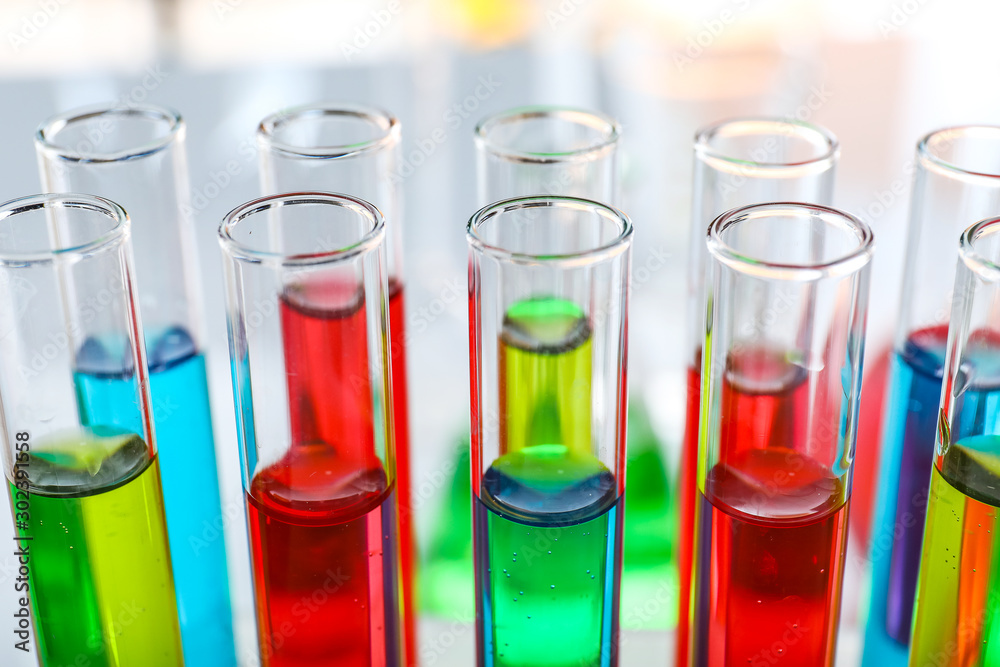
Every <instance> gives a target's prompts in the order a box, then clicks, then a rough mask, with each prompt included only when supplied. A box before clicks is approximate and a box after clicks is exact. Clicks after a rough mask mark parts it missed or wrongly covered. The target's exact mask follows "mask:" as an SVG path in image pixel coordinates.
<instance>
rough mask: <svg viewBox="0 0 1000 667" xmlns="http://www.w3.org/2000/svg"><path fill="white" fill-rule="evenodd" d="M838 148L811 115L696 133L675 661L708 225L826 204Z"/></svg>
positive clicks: (679, 651) (685, 606)
mask: <svg viewBox="0 0 1000 667" xmlns="http://www.w3.org/2000/svg"><path fill="white" fill-rule="evenodd" d="M839 156H840V150H839V146H838V143H837V139H836V137H834V136H833V134H831V133H830V132H829V131H827V130H826V129H824V128H822V127H819V126H816V125H810V124H808V123H801V122H794V121H787V120H782V119H777V118H766V117H762V118H739V119H734V120H727V121H722V122H720V123H715V124H712V125H709V126H707V127H705V128H703V129H701V130H699V131H698V133H697V134H696V135H695V140H694V192H693V203H692V214H691V246H690V252H689V253H688V261H689V262H690V266H689V273H688V283H687V290H688V297H687V301H688V322H689V323H690V329H689V334H688V339H687V346H688V357H687V358H688V367H687V413H686V418H685V424H684V441H683V446H682V449H681V476H680V503H679V504H680V522H679V523H680V527H679V530H678V536H679V543H678V547H679V549H678V570H679V573H678V578H679V582H680V586H679V597H680V610H679V614H678V626H677V643H676V661H677V664H678V665H686V664H687V661H688V654H689V651H690V642H689V628H690V614H691V603H692V599H691V585H692V582H693V580H694V571H693V569H692V568H693V567H694V565H695V564H694V560H693V556H694V541H695V538H694V533H695V505H696V501H697V492H696V487H697V475H698V415H699V410H700V405H701V357H702V345H703V343H704V335H705V320H704V315H705V308H706V285H705V282H706V280H707V279H708V278H709V277H710V276H709V274H708V273H707V272H706V267H707V265H708V249H707V247H706V245H705V230H706V229H707V228H708V226H709V225H710V224H711V222H712V221H713V220H714V219H715V218H717V217H718V216H719V215H722V214H723V213H725V212H726V211H728V210H730V209H733V208H736V207H739V206H748V205H750V204H762V203H766V202H781V201H796V202H805V203H810V204H820V205H829V204H830V203H831V201H830V200H831V197H832V195H833V184H834V174H835V171H836V165H837V160H838V158H839Z"/></svg>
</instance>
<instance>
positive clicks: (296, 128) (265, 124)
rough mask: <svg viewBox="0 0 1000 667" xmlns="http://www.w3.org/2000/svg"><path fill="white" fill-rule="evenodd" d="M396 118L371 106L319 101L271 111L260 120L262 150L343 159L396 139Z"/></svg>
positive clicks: (307, 156)
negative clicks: (318, 102)
mask: <svg viewBox="0 0 1000 667" xmlns="http://www.w3.org/2000/svg"><path fill="white" fill-rule="evenodd" d="M399 137H400V125H399V121H398V120H397V119H396V118H395V117H394V116H392V115H391V114H389V113H388V112H385V111H382V110H381V109H376V108H372V107H365V106H359V105H351V104H337V103H321V104H311V105H306V106H300V107H294V108H292V109H287V110H284V111H279V112H277V113H274V114H272V115H270V116H268V117H267V118H265V119H264V120H262V121H261V123H260V125H259V126H258V128H257V140H258V142H259V143H260V144H261V145H262V147H264V149H265V150H273V151H277V152H279V153H281V154H283V155H284V156H286V157H293V158H302V159H336V158H346V157H352V156H355V155H360V154H363V153H369V152H372V151H376V150H379V149H381V148H385V147H387V146H390V145H392V144H394V143H398V142H399Z"/></svg>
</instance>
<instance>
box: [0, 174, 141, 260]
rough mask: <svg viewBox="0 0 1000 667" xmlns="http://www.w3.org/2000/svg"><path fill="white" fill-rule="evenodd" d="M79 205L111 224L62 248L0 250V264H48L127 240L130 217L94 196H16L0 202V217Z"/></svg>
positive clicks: (107, 200) (80, 207)
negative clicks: (93, 235) (87, 239)
mask: <svg viewBox="0 0 1000 667" xmlns="http://www.w3.org/2000/svg"><path fill="white" fill-rule="evenodd" d="M54 207H60V208H78V209H85V210H88V211H92V212H95V213H100V214H102V215H104V216H105V217H107V218H110V219H111V220H113V221H114V225H113V226H112V227H111V228H109V229H107V230H105V231H103V232H102V233H101V234H100V235H99V236H97V238H94V239H91V240H89V241H87V242H86V243H78V244H76V245H73V246H67V247H65V248H53V249H49V250H29V251H20V252H11V251H9V250H2V249H0V266H5V267H14V268H19V267H23V266H30V265H38V264H48V263H52V262H54V261H56V260H57V259H64V258H83V257H88V256H91V255H94V254H96V253H98V252H100V251H102V250H105V249H107V248H111V247H118V246H120V245H121V244H122V243H124V242H125V241H127V240H128V237H129V233H130V227H131V220H130V219H129V217H128V213H126V212H125V209H123V208H122V207H121V206H119V205H118V204H116V203H115V202H113V201H111V200H110V199H105V198H104V197H98V196H96V195H88V194H78V193H75V192H53V193H44V194H36V195H28V196H26V197H18V198H16V199H11V200H9V201H6V202H3V203H0V220H4V219H6V218H10V217H12V216H15V215H19V214H21V213H27V212H29V211H36V210H39V209H48V208H54Z"/></svg>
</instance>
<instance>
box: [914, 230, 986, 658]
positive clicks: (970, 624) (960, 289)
mask: <svg viewBox="0 0 1000 667" xmlns="http://www.w3.org/2000/svg"><path fill="white" fill-rule="evenodd" d="M998 232H1000V218H993V219H987V220H983V221H981V222H979V223H976V224H975V225H973V226H972V227H970V228H969V229H968V230H966V232H965V233H964V234H963V235H962V239H961V244H960V248H959V261H958V271H957V274H956V276H955V291H954V298H953V299H952V312H951V325H950V327H949V330H948V348H947V353H946V355H945V362H944V364H945V365H944V389H943V391H942V395H941V411H940V415H939V417H938V423H937V429H936V442H935V451H934V466H933V471H932V473H931V486H930V494H929V500H928V507H927V519H926V529H925V531H924V540H923V555H922V557H921V559H920V576H919V583H918V586H917V596H916V609H915V612H914V614H915V618H914V623H913V645H912V647H911V649H910V663H909V664H911V665H914V666H916V667H922V666H923V665H931V664H934V665H962V666H963V667H986V666H987V665H996V664H1000V509H998V508H1000V413H998V407H1000V401H998V400H997V399H998V396H1000V311H998V309H997V307H998V303H1000V300H998V297H1000V234H998Z"/></svg>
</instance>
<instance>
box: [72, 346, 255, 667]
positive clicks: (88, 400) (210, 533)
mask: <svg viewBox="0 0 1000 667" xmlns="http://www.w3.org/2000/svg"><path fill="white" fill-rule="evenodd" d="M109 348H110V346H107V345H105V344H103V343H102V342H101V341H99V340H97V339H94V338H91V339H88V340H87V341H86V342H85V343H84V345H83V347H82V348H81V349H80V352H79V353H78V354H77V376H76V381H77V392H78V400H79V403H80V406H81V414H82V418H83V420H84V424H86V425H90V424H100V425H109V424H114V425H118V426H121V427H123V428H126V429H129V430H132V431H135V432H140V433H141V432H142V431H141V424H138V423H135V421H136V420H137V419H138V411H137V410H136V409H135V408H134V407H128V408H127V409H122V408H120V407H119V406H122V405H127V406H133V405H134V402H135V400H136V399H135V392H134V385H133V382H132V379H131V371H130V369H129V368H128V363H127V362H123V361H122V359H123V355H122V354H120V353H119V352H118V351H117V350H113V349H109ZM147 357H148V359H147V363H148V364H149V384H150V396H151V399H152V403H153V420H154V423H155V428H156V446H157V457H158V459H159V463H160V473H161V476H162V483H163V500H164V505H165V509H166V516H167V534H168V536H169V539H170V557H171V561H172V563H173V571H174V585H175V587H176V591H177V609H178V612H179V615H180V621H181V635H182V640H183V644H184V660H185V664H186V665H187V666H188V667H200V666H202V665H204V667H230V666H235V665H236V654H235V647H234V642H233V627H232V613H231V610H230V602H229V579H228V575H227V571H226V549H225V540H224V538H223V532H222V517H223V514H222V509H221V503H220V500H219V481H218V473H217V469H216V462H215V444H214V440H213V437H212V422H211V414H210V412H209V401H208V384H207V379H206V369H205V358H204V356H202V355H201V354H200V353H199V352H198V351H197V350H196V348H195V345H194V341H193V340H192V339H191V337H190V335H188V333H187V332H186V331H184V330H183V329H180V328H173V329H169V330H167V331H166V332H164V333H163V334H161V335H159V336H155V337H150V339H149V340H148V341H147ZM123 366H124V369H123ZM123 415H125V416H126V417H125V418H123Z"/></svg>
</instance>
